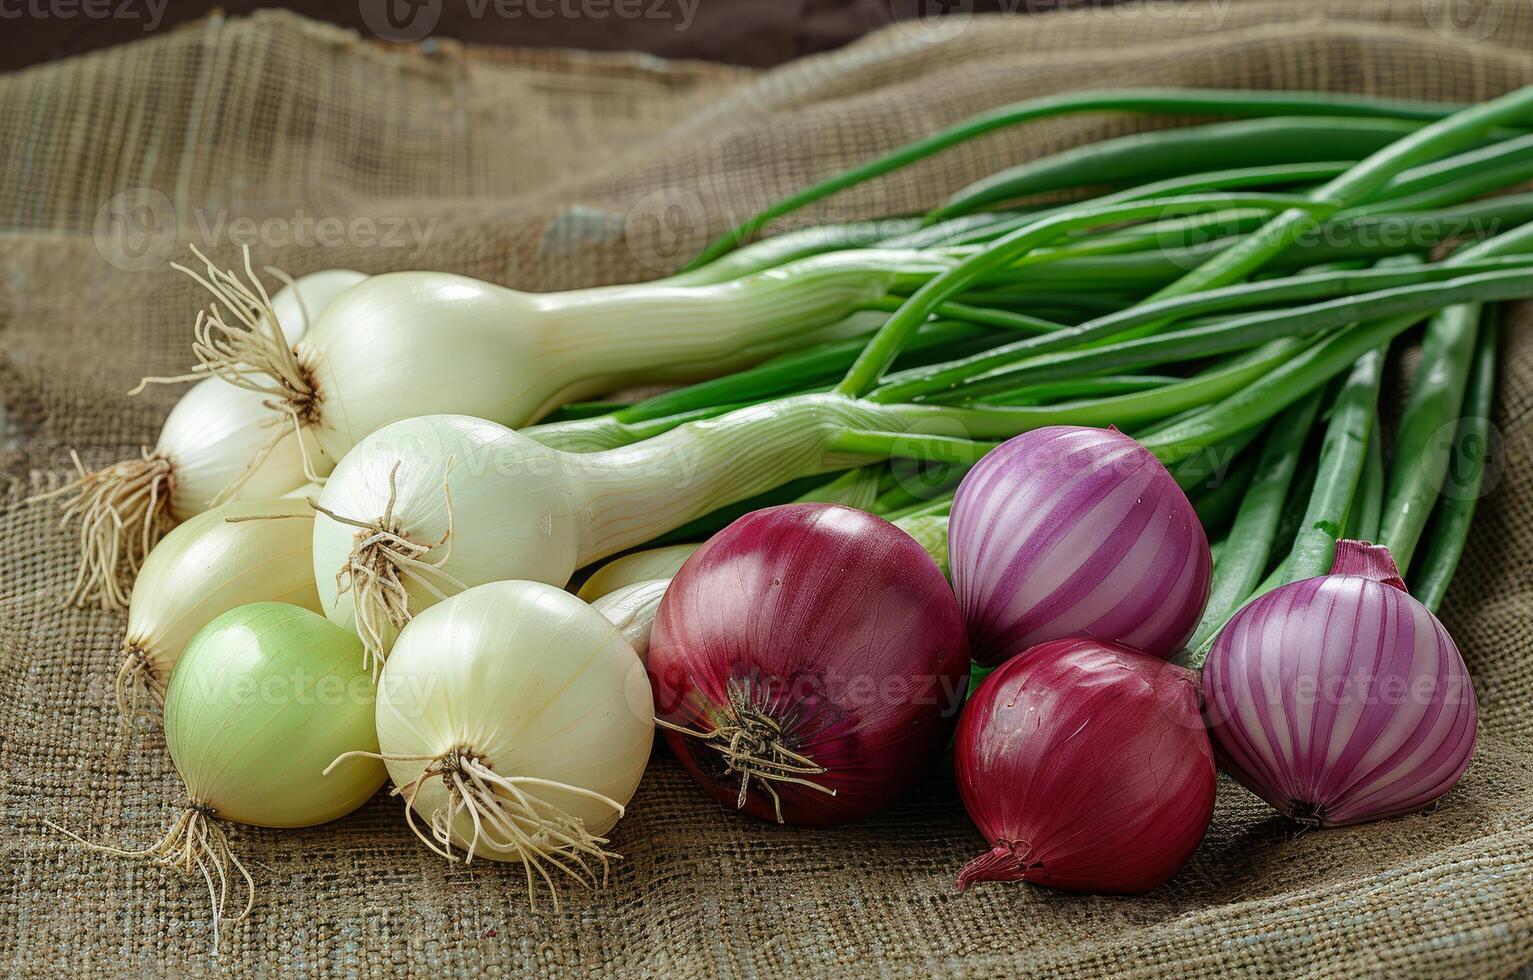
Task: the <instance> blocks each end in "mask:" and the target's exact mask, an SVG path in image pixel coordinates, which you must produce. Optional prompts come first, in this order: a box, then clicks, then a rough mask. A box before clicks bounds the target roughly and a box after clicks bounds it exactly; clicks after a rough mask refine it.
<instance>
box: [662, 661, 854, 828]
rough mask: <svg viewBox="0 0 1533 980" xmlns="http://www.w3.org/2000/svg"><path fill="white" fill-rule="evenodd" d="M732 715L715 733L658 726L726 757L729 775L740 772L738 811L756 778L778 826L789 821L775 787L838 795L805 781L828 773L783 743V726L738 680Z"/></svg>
mask: <svg viewBox="0 0 1533 980" xmlns="http://www.w3.org/2000/svg"><path fill="white" fill-rule="evenodd" d="M729 716H730V718H729V721H728V722H724V723H716V724H715V726H714V727H713V729H712V730H710V731H706V732H699V731H695V730H693V729H691V728H684V727H682V726H680V725H674V724H672V723H670V722H668V721H666V720H665V719H663V718H656V719H655V724H657V725H659V726H660V727H661V728H665V729H668V730H670V731H673V732H676V733H678V734H681V735H690V736H692V737H693V738H696V739H699V740H701V741H704V742H709V743H711V744H712V746H713V748H714V749H716V750H718V753H719V755H720V756H722V757H723V759H724V774H725V775H726V776H727V775H729V774H731V773H739V774H740V796H739V798H738V799H737V800H736V801H735V806H736V808H738V809H742V810H743V809H744V808H745V800H746V797H747V795H748V794H749V792H750V785H751V779H752V778H754V779H755V780H756V781H757V783H758V784H759V785H760V787H761V788H762V789H763V790H765V791H766V793H767V795H768V796H770V797H771V798H772V809H773V810H774V811H775V812H776V814H777V822H778V823H783V822H784V821H783V817H782V798H781V797H780V796H778V795H777V788H776V787H775V786H774V785H773V784H774V783H792V784H793V785H795V786H807V787H809V788H810V789H813V790H818V791H820V792H821V793H825V794H827V795H829V796H835V795H836V791H835V790H833V789H827V788H825V787H824V786H821V785H820V784H819V783H816V782H814V781H813V780H811V779H808V778H806V777H809V776H819V775H822V774H823V773H825V772H826V769H825V767H824V766H821V765H816V764H815V761H814V760H813V759H811V758H809V757H808V756H805V755H801V754H799V753H797V752H794V751H793V750H792V749H790V748H788V747H787V746H786V745H784V744H783V743H784V742H785V741H787V735H786V733H785V732H784V731H783V726H782V724H781V723H780V722H778V721H777V720H776V719H775V718H773V717H772V716H771V715H769V714H767V713H766V712H764V711H762V710H761V709H760V708H758V707H757V706H756V705H755V704H754V703H753V702H752V701H751V698H750V695H749V694H748V693H747V691H746V690H745V687H744V686H743V685H740V684H736V683H734V682H733V681H731V682H730V684H729Z"/></svg>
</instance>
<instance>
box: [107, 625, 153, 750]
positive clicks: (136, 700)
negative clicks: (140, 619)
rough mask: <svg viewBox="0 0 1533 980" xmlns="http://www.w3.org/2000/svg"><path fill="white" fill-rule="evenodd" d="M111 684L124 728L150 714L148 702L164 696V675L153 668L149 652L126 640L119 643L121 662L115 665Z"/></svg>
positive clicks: (150, 702) (149, 703)
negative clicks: (121, 655)
mask: <svg viewBox="0 0 1533 980" xmlns="http://www.w3.org/2000/svg"><path fill="white" fill-rule="evenodd" d="M113 687H114V690H115V692H116V694H117V710H118V711H119V712H121V714H122V724H123V728H124V729H129V728H131V727H132V725H133V722H134V721H135V720H136V719H139V718H149V717H152V715H151V713H150V711H149V706H150V705H151V704H163V703H164V700H165V679H164V678H162V677H160V676H159V675H158V674H157V673H156V672H155V669H154V664H152V663H150V661H149V655H148V654H147V653H145V652H144V651H143V650H142V649H141V648H139V647H136V646H133V645H132V644H129V643H124V644H123V658H122V665H121V666H120V667H118V668H117V679H116V681H115V683H114V685H113Z"/></svg>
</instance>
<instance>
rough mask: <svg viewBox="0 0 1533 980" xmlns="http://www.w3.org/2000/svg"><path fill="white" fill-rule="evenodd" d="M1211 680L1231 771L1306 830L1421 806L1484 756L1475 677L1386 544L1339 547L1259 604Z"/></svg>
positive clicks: (1221, 750) (1211, 717) (1238, 624)
mask: <svg viewBox="0 0 1533 980" xmlns="http://www.w3.org/2000/svg"><path fill="white" fill-rule="evenodd" d="M1203 683H1204V687H1205V690H1206V693H1207V698H1208V702H1207V705H1206V706H1205V712H1206V714H1207V717H1208V722H1209V728H1210V732H1211V734H1212V736H1213V740H1214V747H1215V751H1216V752H1217V753H1218V755H1219V759H1220V761H1221V762H1222V763H1223V765H1224V768H1225V769H1226V770H1228V771H1229V773H1230V775H1232V776H1234V777H1235V778H1236V779H1238V780H1240V781H1241V782H1242V783H1244V784H1245V785H1246V786H1248V787H1250V789H1251V790H1252V791H1253V792H1255V793H1256V795H1258V796H1260V797H1261V798H1262V799H1264V800H1266V801H1267V802H1268V803H1270V804H1272V805H1273V806H1274V807H1276V808H1277V809H1278V810H1280V811H1281V812H1283V813H1285V814H1287V815H1288V816H1290V817H1292V818H1294V819H1295V820H1299V821H1302V822H1304V823H1307V824H1312V825H1318V826H1324V827H1333V826H1340V825H1343V824H1353V823H1362V822H1364V821H1368V820H1378V819H1381V818H1383V817H1391V816H1396V815H1398V814H1401V813H1407V812H1409V811H1411V810H1418V809H1420V808H1421V807H1424V806H1426V805H1427V804H1429V803H1431V802H1432V801H1433V800H1435V799H1437V798H1438V797H1440V796H1442V795H1443V794H1444V793H1446V792H1447V791H1448V790H1449V789H1451V788H1452V786H1453V784H1454V783H1456V782H1458V778H1459V777H1460V776H1461V775H1463V773H1464V770H1465V769H1466V768H1467V767H1468V765H1469V756H1470V754H1471V753H1472V752H1473V751H1474V739H1475V725H1476V723H1477V721H1478V718H1479V707H1478V704H1477V703H1476V700H1475V694H1474V684H1473V683H1472V682H1471V681H1470V678H1469V670H1468V668H1466V667H1465V666H1464V661H1463V658H1461V657H1460V656H1459V652H1458V648H1457V647H1455V646H1454V645H1453V640H1452V638H1451V637H1449V636H1448V631H1447V630H1445V629H1443V627H1442V624H1441V623H1439V622H1438V621H1437V617H1435V616H1433V615H1432V613H1431V612H1430V611H1428V610H1427V607H1426V606H1423V605H1422V604H1421V603H1419V602H1417V601H1416V600H1415V599H1413V598H1411V597H1410V596H1409V595H1407V594H1406V592H1405V583H1403V582H1401V581H1400V573H1399V572H1398V571H1396V569H1395V564H1394V561H1393V560H1391V559H1390V557H1389V552H1388V550H1387V549H1385V548H1383V547H1381V546H1379V545H1371V544H1365V543H1363V542H1359V541H1341V542H1338V543H1337V545H1336V559H1335V563H1334V564H1333V565H1332V567H1331V574H1329V575H1322V576H1319V577H1318V578H1311V579H1305V580H1304V581H1302V582H1294V583H1291V584H1289V585H1285V586H1282V587H1280V588H1277V589H1274V590H1273V591H1271V592H1268V593H1267V594H1266V595H1263V596H1261V597H1259V598H1257V599H1255V600H1253V601H1252V602H1250V603H1248V604H1247V605H1246V606H1245V607H1244V608H1243V609H1241V610H1240V611H1239V612H1238V613H1236V614H1235V616H1234V618H1232V619H1231V620H1230V621H1229V623H1228V624H1227V625H1226V626H1225V627H1224V629H1223V631H1221V632H1220V633H1219V635H1218V637H1217V638H1216V639H1215V641H1214V646H1213V649H1212V650H1211V651H1209V655H1208V662H1207V663H1206V664H1205V665H1204V668H1203Z"/></svg>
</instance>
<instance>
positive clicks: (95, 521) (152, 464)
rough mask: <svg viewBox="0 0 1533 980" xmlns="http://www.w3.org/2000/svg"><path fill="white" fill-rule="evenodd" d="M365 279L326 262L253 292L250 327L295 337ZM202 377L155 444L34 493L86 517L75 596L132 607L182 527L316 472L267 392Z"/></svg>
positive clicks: (276, 339)
mask: <svg viewBox="0 0 1533 980" xmlns="http://www.w3.org/2000/svg"><path fill="white" fill-rule="evenodd" d="M366 278H367V276H365V275H363V274H362V273H360V272H352V271H351V270H349V269H327V270H324V271H322V272H314V273H310V274H309V275H306V276H303V277H301V278H299V279H297V280H296V281H294V282H292V283H291V284H290V285H288V286H286V287H284V288H283V289H281V290H279V291H278V292H277V293H276V294H275V295H273V296H271V297H270V298H269V300H267V299H264V298H263V299H262V300H261V301H260V302H259V304H255V303H254V298H253V297H252V304H247V305H249V306H250V308H252V309H256V312H255V313H254V314H253V318H252V320H251V322H250V324H249V329H250V331H251V332H252V333H253V335H257V336H265V337H267V338H268V340H269V342H270V343H272V344H273V345H276V346H279V347H282V346H286V345H289V344H292V343H295V342H297V341H298V340H299V338H300V337H302V336H303V334H304V333H305V331H306V330H307V329H308V328H309V326H310V325H311V324H312V323H313V322H314V319H315V318H316V317H318V316H319V314H320V313H321V312H322V311H323V310H324V309H326V308H327V307H328V306H329V305H330V304H331V303H332V302H334V301H335V299H336V297H338V296H340V295H341V294H342V293H344V292H345V291H346V290H348V289H350V288H351V287H352V286H354V285H356V284H357V283H359V282H362V281H363V280H365V279H366ZM252 279H253V274H252ZM262 295H263V297H264V293H263V294H262ZM257 307H258V308H257ZM203 322H205V320H199V324H201V323H203ZM196 378H200V380H197V383H196V384H194V385H193V386H192V387H191V388H190V389H189V390H188V391H187V392H186V394H184V395H182V396H181V399H180V401H178V402H177V403H176V406H175V407H174V408H173V409H171V412H170V414H169V415H168V416H167V417H166V419H165V424H164V425H163V426H162V427H161V428H160V436H159V439H158V440H157V441H156V443H155V446H154V449H153V450H149V449H144V450H143V451H142V452H141V453H140V458H138V459H132V460H126V461H123V462H120V463H114V464H112V465H110V466H107V467H104V468H102V469H99V470H92V471H86V469H85V468H84V466H83V465H82V464H81V463H80V461H79V459H78V458H76V460H75V466H76V468H77V469H78V470H79V479H77V480H76V481H74V482H73V483H70V484H68V485H66V486H64V487H61V488H59V489H58V490H55V491H52V492H50V493H47V494H43V495H41V496H40V497H38V498H34V499H47V498H52V497H61V498H62V503H63V508H64V515H65V519H66V520H74V521H77V522H78V525H79V530H78V534H79V545H80V566H79V571H78V572H77V574H76V577H75V581H74V584H73V585H72V587H71V589H70V595H69V601H70V602H73V603H75V604H79V605H87V604H91V605H100V606H101V607H103V608H106V609H121V608H124V607H126V606H127V605H128V599H129V593H130V586H131V583H132V582H133V580H134V579H135V577H136V576H137V575H138V574H139V572H140V570H141V569H142V567H143V563H144V560H145V558H146V556H147V555H148V554H149V552H150V550H151V549H153V548H154V547H155V545H156V544H157V543H158V542H159V540H160V539H161V538H162V537H164V535H165V534H166V533H167V532H168V531H169V530H170V529H171V528H172V527H174V526H175V525H176V524H178V523H180V522H182V521H185V520H188V519H189V518H191V517H194V516H195V515H197V514H200V513H202V512H203V511H204V510H207V509H208V508H209V507H213V506H216V505H217V504H219V503H222V502H224V501H225V500H230V499H237V498H241V497H244V498H265V497H276V496H279V495H281V494H284V493H287V492H288V491H290V490H293V489H294V488H296V487H298V486H300V485H302V484H303V483H304V481H305V480H306V479H308V477H306V476H305V473H306V472H307V471H306V469H305V464H304V460H303V452H302V449H301V447H300V445H299V444H298V443H297V442H295V441H292V440H290V439H287V438H286V437H285V433H287V432H289V431H291V423H290V422H289V423H288V424H287V427H286V428H284V424H283V423H284V419H282V418H281V417H277V416H274V415H273V414H272V410H271V408H270V407H269V406H268V405H267V402H268V400H269V399H268V398H267V396H266V395H265V394H264V393H263V392H261V391H258V390H253V389H252V388H250V387H249V386H248V385H244V384H233V383H230V381H229V380H227V379H225V378H218V377H206V376H203V375H196V376H193V379H196ZM149 380H180V379H149Z"/></svg>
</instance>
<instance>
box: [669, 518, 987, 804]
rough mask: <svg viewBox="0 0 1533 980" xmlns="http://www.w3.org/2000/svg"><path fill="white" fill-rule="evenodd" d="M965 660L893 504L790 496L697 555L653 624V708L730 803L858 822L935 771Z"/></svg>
mask: <svg viewBox="0 0 1533 980" xmlns="http://www.w3.org/2000/svg"><path fill="white" fill-rule="evenodd" d="M968 663H969V656H968V648H967V645H966V644H965V642H964V633H963V620H962V618H961V617H960V616H959V613H958V603H957V601H956V600H955V599H954V598H953V593H952V590H951V589H950V588H949V587H948V584H947V580H946V579H944V578H943V577H942V573H941V572H940V571H938V569H937V565H936V563H935V562H933V561H932V559H931V557H930V556H928V555H927V553H926V551H925V550H924V549H923V548H922V547H921V546H920V545H919V544H917V543H916V541H915V540H914V539H913V538H911V537H910V536H909V535H908V534H906V533H905V532H903V531H901V530H900V529H899V528H897V527H895V526H894V525H893V524H890V523H889V522H888V521H885V520H883V519H882V518H878V517H874V516H873V515H871V514H867V513H864V512H862V511H859V510H853V509H852V508H850V507H841V506H835V505H828V504H790V505H787V506H783V507H772V508H768V509H766V510H760V511H756V512H754V513H751V514H747V515H745V516H744V517H742V518H740V519H739V520H737V521H735V522H734V523H733V524H731V525H729V527H727V528H725V529H724V530H723V531H721V532H720V533H719V534H717V535H715V536H714V538H713V539H712V540H710V541H709V542H708V543H707V544H705V545H703V547H702V548H700V549H699V550H698V551H697V552H696V553H695V554H693V555H692V557H690V558H688V559H687V562H686V564H685V565H683V566H682V567H681V571H680V572H678V573H677V574H676V577H675V578H674V579H672V580H671V584H670V587H669V588H667V589H666V592H665V598H664V599H663V600H661V603H660V611H659V613H658V615H657V616H656V619H655V625H654V630H653V632H652V634H651V636H650V647H649V670H650V673H651V679H652V681H653V684H654V689H655V703H656V715H657V717H658V718H659V720H660V724H661V726H662V727H663V728H665V729H666V740H667V741H668V742H669V743H670V746H671V749H672V750H673V751H675V753H676V755H677V756H678V757H680V759H681V761H682V762H683V763H684V764H685V765H686V767H687V769H688V770H690V771H691V773H692V775H693V776H694V777H695V778H696V779H697V781H698V782H699V783H701V784H702V785H703V786H704V787H705V788H707V790H708V791H709V792H710V793H712V794H713V795H714V796H715V797H717V798H718V799H719V800H720V801H721V802H723V803H725V804H726V805H729V806H738V807H740V808H741V809H743V810H745V811H746V812H747V813H750V814H752V815H754V816H757V817H761V818H762V819H766V820H776V821H778V822H787V823H794V824H828V823H840V822H844V821H848V820H855V819H857V818H859V817H863V816H866V815H868V814H870V813H873V812H874V811H876V810H879V809H881V808H882V807H884V806H886V805H888V804H889V803H890V802H892V801H893V800H894V799H895V798H896V797H898V796H899V795H900V794H901V793H903V792H904V791H905V790H906V789H908V788H909V787H910V785H911V784H912V783H913V782H915V780H916V779H917V778H919V777H921V776H922V775H924V774H926V773H927V772H928V771H929V769H930V764H931V763H932V761H933V759H934V757H935V756H936V755H937V753H938V752H939V751H940V750H941V749H942V748H943V747H944V743H945V741H946V739H947V735H948V733H949V732H950V731H951V727H952V724H951V723H952V719H953V717H954V716H955V715H956V714H957V709H958V705H959V704H960V703H961V701H962V698H963V694H964V679H965V677H966V675H967V670H968Z"/></svg>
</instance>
